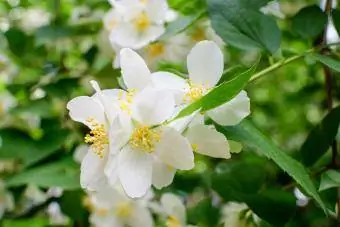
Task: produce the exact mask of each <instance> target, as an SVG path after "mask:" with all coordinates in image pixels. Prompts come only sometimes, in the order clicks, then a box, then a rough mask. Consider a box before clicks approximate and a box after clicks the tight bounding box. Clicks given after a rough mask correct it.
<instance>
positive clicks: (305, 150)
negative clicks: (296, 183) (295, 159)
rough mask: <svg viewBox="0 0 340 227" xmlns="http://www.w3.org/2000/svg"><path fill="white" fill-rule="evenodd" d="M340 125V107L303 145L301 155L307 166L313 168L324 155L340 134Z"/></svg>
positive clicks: (331, 113) (318, 126)
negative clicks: (339, 130) (339, 131)
mask: <svg viewBox="0 0 340 227" xmlns="http://www.w3.org/2000/svg"><path fill="white" fill-rule="evenodd" d="M339 125H340V107H337V108H335V109H334V110H332V111H331V112H330V113H329V114H327V116H326V117H325V118H324V119H323V120H322V121H321V122H320V124H318V125H317V126H316V127H315V128H313V130H312V131H311V132H310V134H309V135H308V137H307V139H306V141H305V142H304V143H303V145H302V147H301V150H300V155H301V161H302V163H304V164H305V165H306V166H312V165H313V164H314V163H315V162H316V161H317V160H319V158H320V157H321V156H322V155H324V154H325V153H326V152H327V150H328V149H329V147H330V146H331V144H332V143H333V141H334V139H335V136H336V134H337V132H338V128H339Z"/></svg>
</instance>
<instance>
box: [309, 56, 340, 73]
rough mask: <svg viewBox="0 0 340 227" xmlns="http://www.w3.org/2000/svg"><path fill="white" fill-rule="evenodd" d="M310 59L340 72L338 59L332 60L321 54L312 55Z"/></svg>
mask: <svg viewBox="0 0 340 227" xmlns="http://www.w3.org/2000/svg"><path fill="white" fill-rule="evenodd" d="M312 58H314V59H315V60H317V61H319V62H321V63H322V64H324V65H326V66H328V67H329V68H331V69H333V70H335V71H337V72H340V60H339V59H334V58H331V57H329V56H325V55H322V54H312Z"/></svg>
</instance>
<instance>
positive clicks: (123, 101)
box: [118, 89, 136, 115]
mask: <svg viewBox="0 0 340 227" xmlns="http://www.w3.org/2000/svg"><path fill="white" fill-rule="evenodd" d="M135 93H136V91H135V90H133V89H132V90H129V91H128V92H127V94H126V96H125V97H123V96H124V92H123V91H120V92H119V94H118V101H119V107H120V109H121V110H123V111H125V112H127V113H128V114H129V115H131V114H132V110H131V104H132V101H133V97H134V95H135Z"/></svg>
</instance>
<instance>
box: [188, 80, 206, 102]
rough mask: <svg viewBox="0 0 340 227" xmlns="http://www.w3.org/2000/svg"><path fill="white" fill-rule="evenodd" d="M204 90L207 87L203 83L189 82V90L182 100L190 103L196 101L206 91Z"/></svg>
mask: <svg viewBox="0 0 340 227" xmlns="http://www.w3.org/2000/svg"><path fill="white" fill-rule="evenodd" d="M206 91H207V89H206V88H205V87H204V86H203V85H201V84H194V83H191V82H189V91H187V92H186V93H185V95H184V102H187V103H192V102H194V101H197V100H198V99H200V98H201V97H202V96H203V95H204V94H205V93H206Z"/></svg>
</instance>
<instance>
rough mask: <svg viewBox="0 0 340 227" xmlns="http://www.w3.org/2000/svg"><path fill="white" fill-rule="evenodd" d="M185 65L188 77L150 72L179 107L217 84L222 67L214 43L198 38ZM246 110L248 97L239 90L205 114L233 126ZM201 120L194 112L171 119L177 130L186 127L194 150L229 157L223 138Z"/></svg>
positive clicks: (219, 51) (248, 108)
mask: <svg viewBox="0 0 340 227" xmlns="http://www.w3.org/2000/svg"><path fill="white" fill-rule="evenodd" d="M187 66H188V72H189V80H184V79H182V78H180V77H177V76H173V74H164V73H163V74H154V75H153V84H154V86H155V87H159V88H162V89H168V90H169V91H172V92H173V93H174V95H175V97H176V100H177V104H179V105H182V108H183V107H185V106H186V105H188V104H190V103H192V102H195V101H197V100H198V99H200V98H201V97H203V96H204V95H205V94H206V93H208V92H209V90H211V89H212V88H213V87H214V86H215V85H216V84H217V83H218V81H219V80H220V78H221V76H222V73H223V68H224V61H223V54H222V52H221V50H220V49H219V48H218V46H217V45H216V44H215V43H214V42H212V41H201V42H199V43H198V44H196V46H195V47H194V48H193V49H192V50H191V52H190V53H189V55H188V58H187ZM249 113H250V103H249V98H248V97H247V94H246V92H245V91H242V92H240V93H239V94H238V95H237V96H236V97H235V98H233V99H232V100H230V101H229V102H227V103H225V104H222V105H221V106H218V107H216V108H214V109H212V110H209V111H207V112H206V113H205V114H206V115H207V116H209V117H210V118H212V119H213V120H214V121H215V122H217V123H218V124H220V125H235V124H238V123H239V122H240V121H241V120H242V119H243V118H245V117H246V116H247V115H248V114H249ZM197 118H198V120H197ZM193 119H196V120H195V121H196V123H195V124H193V122H192V121H193ZM203 122H204V121H203V116H202V115H201V114H199V113H198V111H196V112H195V113H193V114H192V115H191V116H188V117H185V118H183V119H179V120H177V121H174V122H173V123H172V126H173V127H175V128H176V129H177V130H180V131H184V130H185V129H186V128H187V127H189V130H188V131H187V132H186V133H185V135H186V136H187V138H188V139H189V141H190V142H191V144H192V147H193V149H194V150H195V151H196V152H198V153H201V154H204V155H209V156H212V157H219V158H229V157H230V153H229V145H228V141H227V139H226V138H225V137H224V136H223V135H222V134H221V133H219V132H217V131H216V130H215V129H214V128H212V127H209V126H205V125H203ZM190 127H192V129H190Z"/></svg>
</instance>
